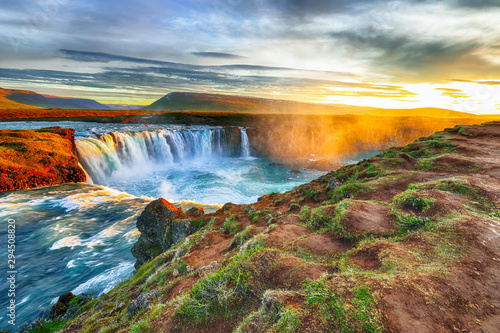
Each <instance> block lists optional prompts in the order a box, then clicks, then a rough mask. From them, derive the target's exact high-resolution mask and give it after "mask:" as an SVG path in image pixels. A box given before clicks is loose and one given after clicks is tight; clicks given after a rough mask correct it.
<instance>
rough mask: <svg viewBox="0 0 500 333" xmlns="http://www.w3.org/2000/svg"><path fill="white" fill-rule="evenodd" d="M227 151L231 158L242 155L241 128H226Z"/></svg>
mask: <svg viewBox="0 0 500 333" xmlns="http://www.w3.org/2000/svg"><path fill="white" fill-rule="evenodd" d="M224 135H225V137H226V144H227V146H226V149H227V153H228V155H229V156H240V155H241V130H240V128H239V127H232V126H224Z"/></svg>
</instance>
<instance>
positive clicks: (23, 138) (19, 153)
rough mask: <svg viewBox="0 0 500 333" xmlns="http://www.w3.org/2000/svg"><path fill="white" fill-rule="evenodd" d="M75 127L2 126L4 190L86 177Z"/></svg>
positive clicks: (1, 178) (0, 148)
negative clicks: (18, 128) (79, 154)
mask: <svg viewBox="0 0 500 333" xmlns="http://www.w3.org/2000/svg"><path fill="white" fill-rule="evenodd" d="M74 132H75V131H74V130H72V129H62V128H61V127H53V128H46V129H40V130H0V171H1V172H0V192H5V191H13V190H18V189H29V188H36V187H41V186H47V185H58V184H62V183H70V182H74V183H78V182H84V181H85V180H86V176H85V172H84V171H83V169H82V168H81V167H80V166H79V164H78V157H77V156H76V146H75V141H74Z"/></svg>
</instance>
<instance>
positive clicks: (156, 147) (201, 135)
mask: <svg viewBox="0 0 500 333" xmlns="http://www.w3.org/2000/svg"><path fill="white" fill-rule="evenodd" d="M243 133H244V137H243ZM243 140H245V141H246V143H245V144H243ZM75 141H76V147H77V151H78V156H79V158H80V162H81V163H82V165H83V168H84V169H85V171H86V172H87V173H88V175H89V177H90V178H91V179H92V180H93V181H94V182H96V183H98V184H106V183H107V182H106V180H107V179H109V178H110V177H112V176H114V175H117V174H118V175H119V174H127V175H128V176H133V174H134V172H144V171H147V170H148V169H150V168H152V167H155V166H159V167H168V165H172V164H174V163H182V162H186V161H190V160H193V159H199V158H219V157H228V156H229V155H230V154H231V149H229V147H228V143H227V141H226V133H225V131H224V129H222V128H211V129H178V130H169V129H165V130H156V131H144V132H134V133H128V132H126V133H123V132H111V133H109V134H102V135H98V136H95V137H94V136H92V137H84V138H77V139H76V140H75ZM238 148H239V147H238ZM238 150H239V149H238ZM238 153H240V152H238ZM241 155H242V156H249V155H250V148H249V144H248V137H247V135H246V132H243V131H242V146H241Z"/></svg>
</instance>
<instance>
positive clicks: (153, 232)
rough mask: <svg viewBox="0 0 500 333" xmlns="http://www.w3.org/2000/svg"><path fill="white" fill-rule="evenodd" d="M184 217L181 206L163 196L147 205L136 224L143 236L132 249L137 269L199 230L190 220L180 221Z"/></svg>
mask: <svg viewBox="0 0 500 333" xmlns="http://www.w3.org/2000/svg"><path fill="white" fill-rule="evenodd" d="M184 217H185V214H184V212H183V211H182V209H181V208H177V207H175V206H174V205H172V204H171V203H170V202H168V201H167V200H165V199H163V198H160V199H157V200H154V201H152V202H150V203H149V204H148V205H147V206H146V208H145V209H144V211H143V212H142V213H141V215H140V216H139V217H138V218H137V224H136V225H137V229H139V231H140V232H141V236H140V237H139V239H138V240H137V242H136V243H135V244H134V246H133V247H132V250H131V252H132V255H133V256H134V257H135V258H136V259H137V260H136V262H135V268H136V269H137V268H139V267H140V266H141V265H143V264H144V263H146V262H148V261H151V260H152V259H154V258H155V257H156V256H158V255H159V254H161V253H163V252H165V251H166V250H168V249H169V248H170V247H171V246H172V245H174V244H177V243H179V242H181V241H182V240H183V239H184V238H185V237H186V236H189V235H190V234H192V233H193V232H195V231H196V230H197V227H196V226H195V225H193V223H191V221H190V220H181V221H179V220H180V219H182V218H184Z"/></svg>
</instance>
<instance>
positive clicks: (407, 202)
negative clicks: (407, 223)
mask: <svg viewBox="0 0 500 333" xmlns="http://www.w3.org/2000/svg"><path fill="white" fill-rule="evenodd" d="M416 194H417V191H416V190H407V191H405V192H403V193H401V194H398V195H396V196H395V197H394V198H393V199H392V202H393V203H394V204H395V205H397V206H398V207H400V208H404V209H409V210H414V211H418V212H423V211H425V210H427V209H429V208H430V207H431V206H432V205H433V204H434V202H433V201H432V200H430V199H427V198H423V197H419V196H416Z"/></svg>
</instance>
